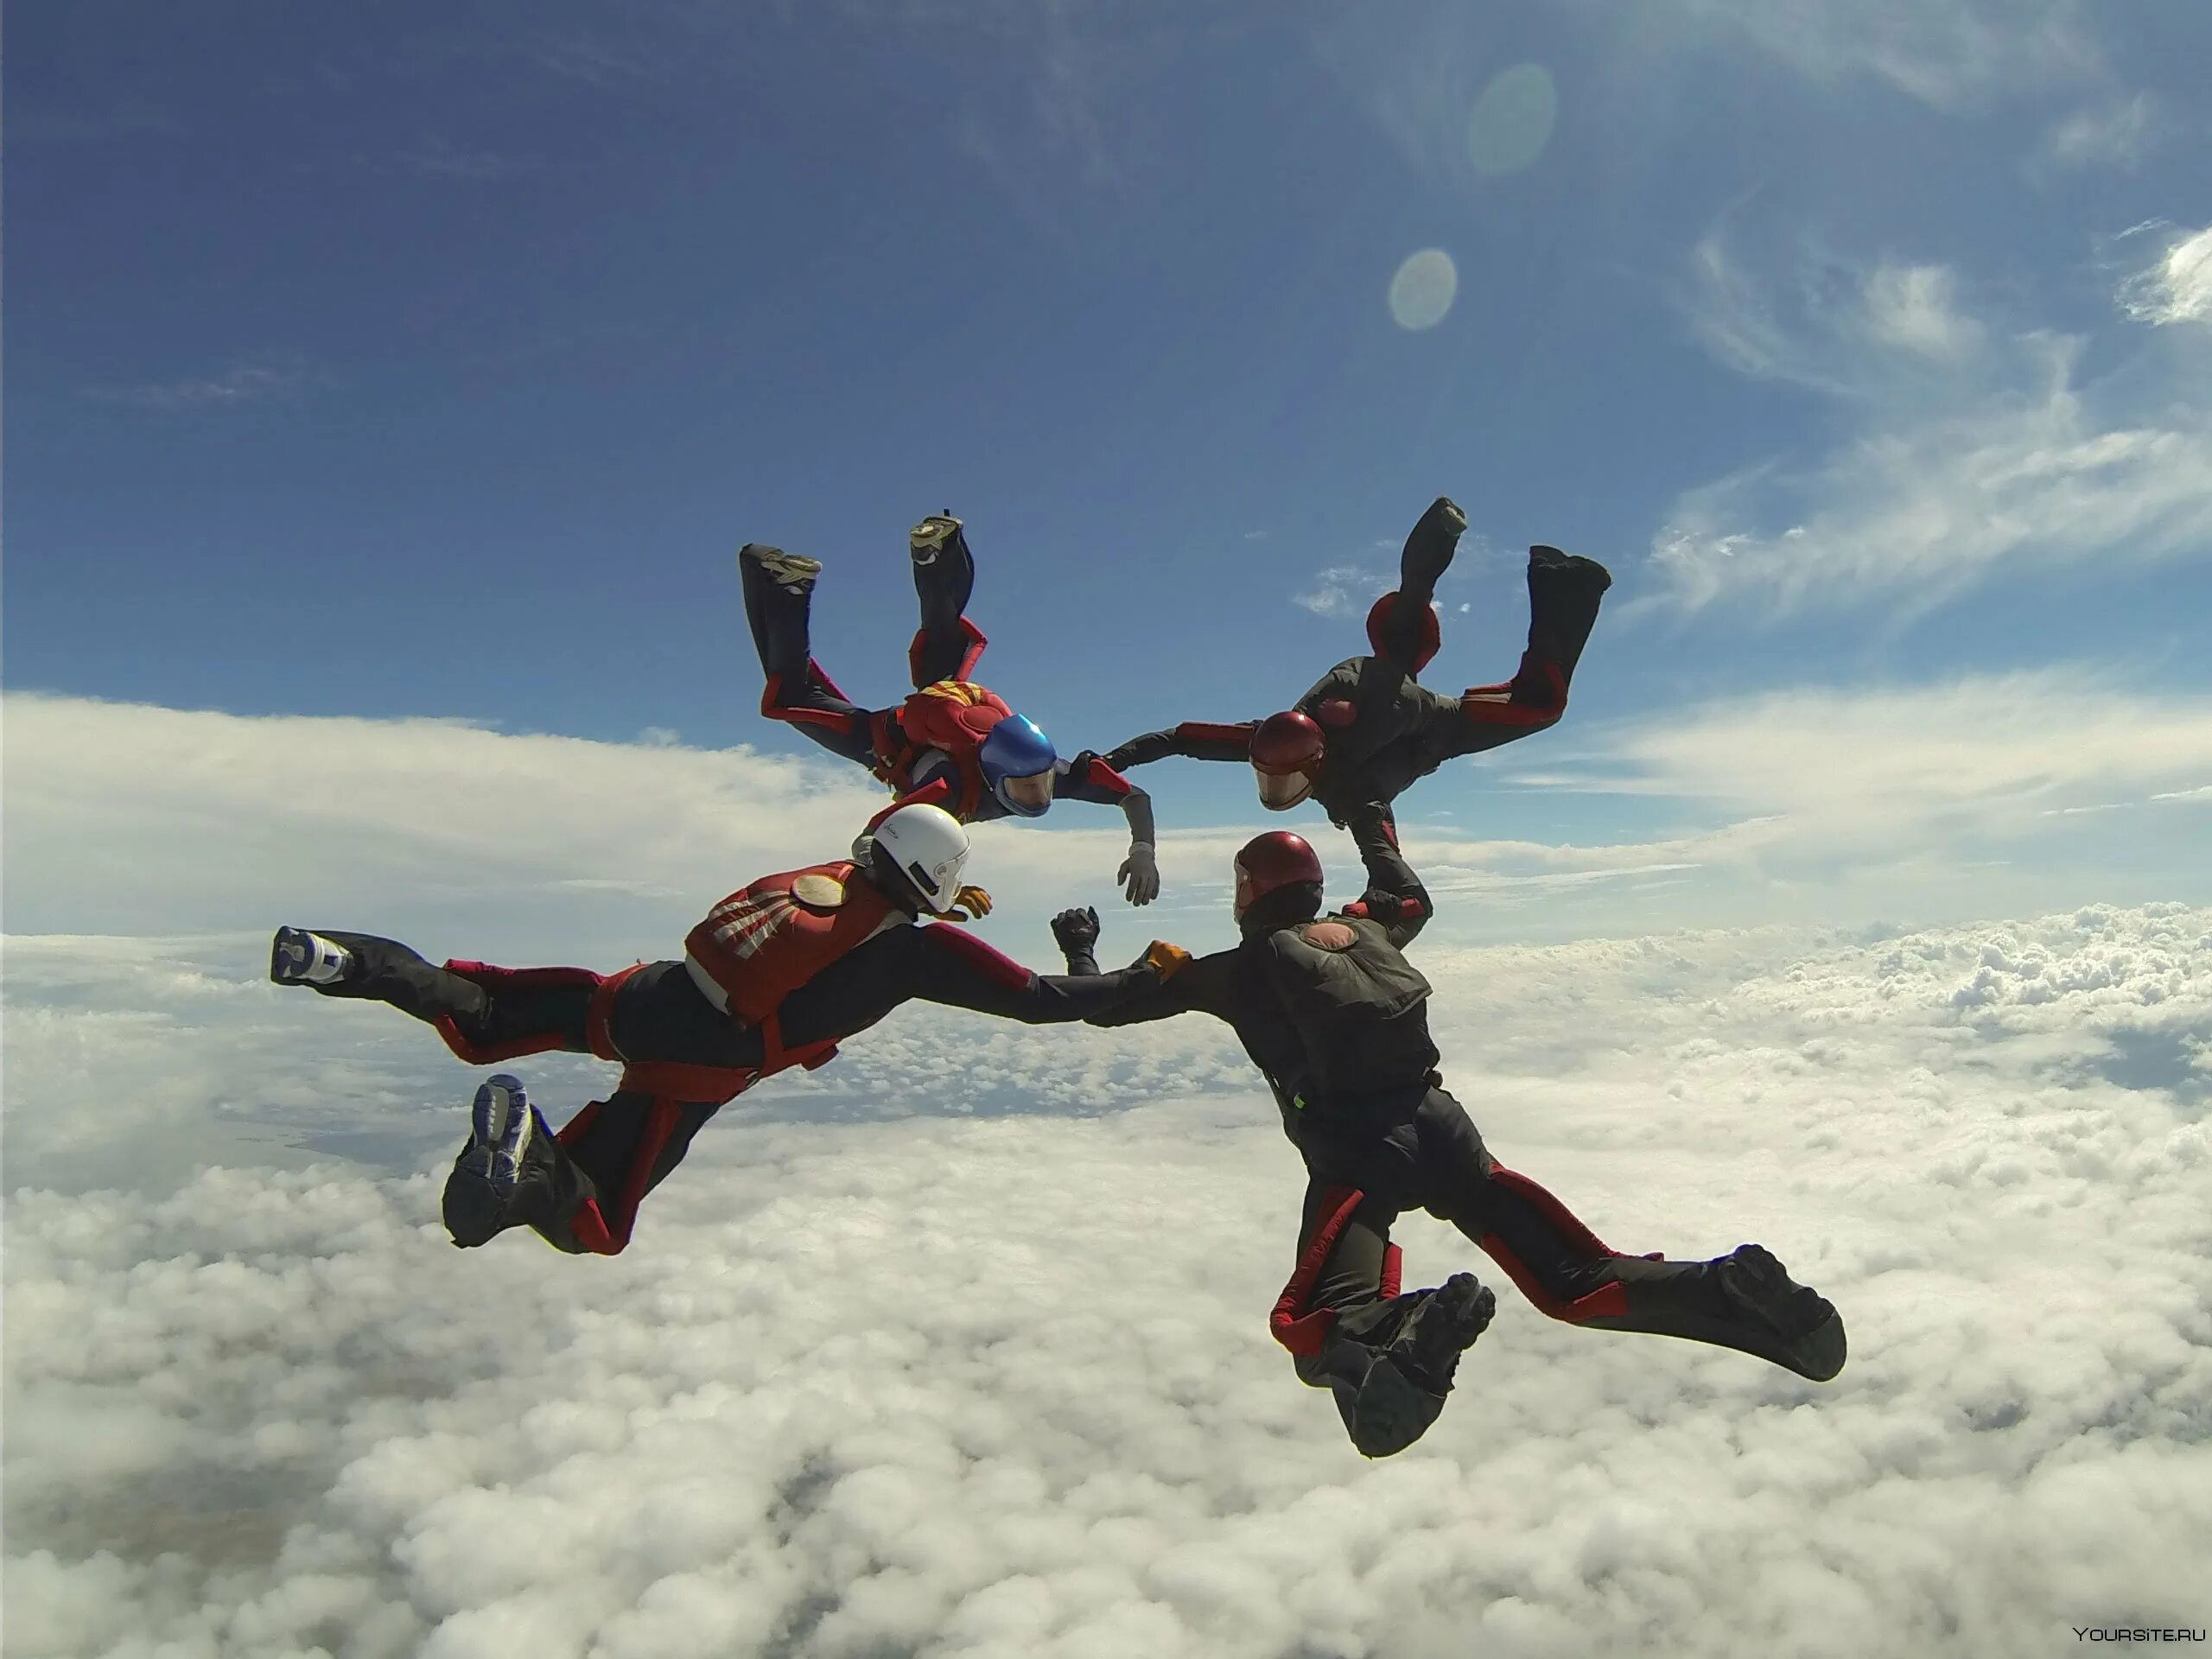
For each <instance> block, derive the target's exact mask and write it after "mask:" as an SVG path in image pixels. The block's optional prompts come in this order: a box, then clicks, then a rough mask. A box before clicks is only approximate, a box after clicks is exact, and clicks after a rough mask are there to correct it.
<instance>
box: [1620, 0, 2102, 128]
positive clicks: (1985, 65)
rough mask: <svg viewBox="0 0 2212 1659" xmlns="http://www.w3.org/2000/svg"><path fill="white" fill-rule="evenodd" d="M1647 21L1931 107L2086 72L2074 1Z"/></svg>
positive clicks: (1667, 9) (1779, 0)
mask: <svg viewBox="0 0 2212 1659" xmlns="http://www.w3.org/2000/svg"><path fill="white" fill-rule="evenodd" d="M1649 10H1650V11H1651V12H1652V13H1653V14H1655V15H1654V16H1653V17H1652V18H1649V19H1647V20H1646V22H1645V26H1646V27H1647V28H1656V29H1669V28H1671V29H1678V30H1679V29H1690V30H1694V31H1696V32H1697V33H1699V34H1700V35H1715V34H1717V35H1724V36H1732V37H1734V38H1737V39H1738V40H1741V41H1744V42H1745V43H1747V44H1749V45H1751V46H1753V47H1755V48H1758V49H1759V50H1760V51H1762V52H1764V53H1766V54H1769V55H1770V56H1771V57H1773V58H1775V59H1777V60H1779V61H1781V62H1783V63H1785V64H1787V65H1789V67H1791V68H1793V69H1795V70H1796V71H1797V72H1798V73H1800V74H1802V75H1804V76H1806V77H1807V78H1808V79H1812V80H1815V81H1820V82H1840V81H1845V80H1849V79H1860V78H1868V79H1874V80H1877V81H1880V82H1882V83H1884V84H1885V85H1887V86H1891V87H1893V88H1895V89H1896V90H1897V91H1898V92H1903V93H1904V94H1905V95H1907V96H1908V97H1910V98H1913V99H1917V100H1918V101H1920V102H1921V103H1923V104H1926V105H1930V106H1931V107H1933V108H1936V109H1939V110H1946V111H1950V110H1960V109H1966V108H1970V107H1974V106H1975V105H1982V104H1986V103H1989V102H1992V101H1994V100H1996V99H2000V98H2004V97H2007V96H2011V95H2013V94H2016V93H2018V92H2024V91H2029V90H2033V89H2037V88H2041V87H2045V86H2051V85H2054V84H2060V85H2063V84H2065V83H2068V82H2077V81H2085V80H2090V79H2096V78H2098V77H2099V76H2100V75H2101V73H2103V72H2104V67H2105V65H2104V54H2103V53H2102V52H2101V49H2100V48H2099V47H2098V45H2097V43H2096V41H2095V40H2094V38H2093V37H2092V35H2090V33H2089V32H2088V29H2087V28H2086V27H2085V26H2084V22H2083V20H2082V7H2081V6H2080V5H2079V4H2078V3H2076V0H1659V3H1657V4H1656V5H1655V6H1653V7H1651V8H1649Z"/></svg>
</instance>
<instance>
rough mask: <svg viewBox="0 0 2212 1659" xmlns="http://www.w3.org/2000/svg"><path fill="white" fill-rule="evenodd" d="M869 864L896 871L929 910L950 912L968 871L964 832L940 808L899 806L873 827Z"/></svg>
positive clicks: (953, 819) (950, 815)
mask: <svg viewBox="0 0 2212 1659" xmlns="http://www.w3.org/2000/svg"><path fill="white" fill-rule="evenodd" d="M874 841H875V847H874V863H875V868H876V869H877V870H878V871H879V872H880V871H882V870H885V869H891V870H896V871H897V872H898V873H899V874H900V875H902V876H904V877H905V878H906V880H908V881H909V882H911V883H912V885H913V887H914V888H915V890H916V891H918V893H920V894H921V896H922V899H923V902H924V903H925V905H926V906H927V907H928V908H930V909H931V910H950V908H951V907H952V901H953V900H954V899H957V897H959V895H960V874H961V872H962V871H963V870H964V869H966V868H968V832H967V831H966V830H965V829H962V828H961V827H960V820H959V819H957V818H956V817H953V816H952V814H951V813H950V812H948V811H946V810H944V808H943V807H941V806H902V807H900V808H899V810H897V811H895V812H893V813H892V814H891V816H890V817H887V818H886V819H884V821H883V822H882V823H879V824H877V825H876V826H875V836H874Z"/></svg>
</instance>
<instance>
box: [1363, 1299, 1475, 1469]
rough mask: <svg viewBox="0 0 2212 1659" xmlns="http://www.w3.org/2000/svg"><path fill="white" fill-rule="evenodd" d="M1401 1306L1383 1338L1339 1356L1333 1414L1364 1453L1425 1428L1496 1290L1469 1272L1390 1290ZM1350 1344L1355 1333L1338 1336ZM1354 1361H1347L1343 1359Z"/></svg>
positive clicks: (1402, 1443)
mask: <svg viewBox="0 0 2212 1659" xmlns="http://www.w3.org/2000/svg"><path fill="white" fill-rule="evenodd" d="M1390 1306H1393V1307H1394V1308H1396V1309H1398V1310H1400V1317H1399V1318H1398V1319H1397V1320H1396V1321H1395V1327H1396V1328H1395V1331H1393V1332H1391V1334H1390V1337H1389V1341H1388V1342H1387V1343H1385V1344H1380V1345H1379V1346H1376V1347H1372V1348H1370V1347H1366V1346H1365V1344H1357V1339H1356V1338H1342V1339H1341V1340H1342V1341H1343V1342H1344V1343H1345V1344H1347V1346H1351V1345H1354V1344H1357V1345H1358V1346H1360V1347H1361V1348H1362V1349H1363V1353H1364V1356H1365V1357H1364V1363H1360V1362H1359V1360H1358V1359H1357V1358H1355V1357H1354V1356H1352V1355H1351V1354H1349V1353H1347V1354H1344V1355H1343V1356H1341V1357H1340V1358H1339V1363H1338V1379H1337V1380H1335V1381H1334V1383H1333V1386H1334V1388H1335V1390H1336V1395H1337V1411H1338V1415H1340V1416H1341V1417H1342V1418H1343V1419H1344V1431H1345V1433H1348V1434H1350V1435H1351V1443H1352V1446H1353V1447H1354V1448H1355V1449H1356V1450H1357V1451H1358V1452H1359V1454H1360V1455H1361V1456H1362V1457H1367V1458H1387V1457H1390V1456H1392V1455H1393V1454H1395V1453H1396V1452H1402V1451H1404V1450H1405V1449H1406V1448H1407V1447H1408V1446H1411V1445H1412V1444H1413V1443H1414V1441H1415V1440H1419V1439H1420V1438H1421V1436H1422V1435H1423V1434H1425V1433H1427V1432H1428V1426H1429V1425H1430V1424H1431V1423H1433V1422H1434V1421H1436V1419H1437V1416H1438V1414H1440V1413H1441V1412H1442V1411H1443V1409H1444V1396H1445V1395H1447V1394H1449V1393H1451V1392H1452V1376H1453V1374H1454V1373H1455V1372H1456V1371H1457V1370H1458V1369H1459V1356H1460V1354H1461V1353H1463V1352H1464V1351H1465V1350H1467V1349H1469V1348H1471V1347H1472V1346H1473V1345H1474V1344H1475V1340H1476V1338H1478V1337H1480V1336H1481V1335H1482V1333H1483V1332H1484V1331H1486V1330H1488V1329H1489V1328H1490V1321H1491V1315H1492V1314H1493V1313H1496V1312H1497V1297H1496V1296H1495V1295H1493V1294H1491V1291H1490V1290H1489V1289H1488V1288H1486V1287H1484V1285H1483V1284H1482V1283H1481V1281H1478V1280H1477V1279H1476V1278H1475V1276H1474V1275H1473V1274H1468V1273H1459V1274H1452V1277H1451V1278H1449V1279H1447V1280H1446V1281H1444V1283H1443V1284H1442V1285H1441V1286H1440V1287H1438V1288H1436V1289H1434V1290H1430V1291H1416V1292H1415V1293H1414V1294H1412V1295H1410V1296H1401V1297H1398V1298H1395V1300H1394V1301H1393V1303H1392V1304H1390ZM1346 1362H1351V1363H1346Z"/></svg>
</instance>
